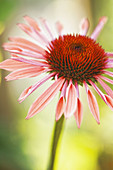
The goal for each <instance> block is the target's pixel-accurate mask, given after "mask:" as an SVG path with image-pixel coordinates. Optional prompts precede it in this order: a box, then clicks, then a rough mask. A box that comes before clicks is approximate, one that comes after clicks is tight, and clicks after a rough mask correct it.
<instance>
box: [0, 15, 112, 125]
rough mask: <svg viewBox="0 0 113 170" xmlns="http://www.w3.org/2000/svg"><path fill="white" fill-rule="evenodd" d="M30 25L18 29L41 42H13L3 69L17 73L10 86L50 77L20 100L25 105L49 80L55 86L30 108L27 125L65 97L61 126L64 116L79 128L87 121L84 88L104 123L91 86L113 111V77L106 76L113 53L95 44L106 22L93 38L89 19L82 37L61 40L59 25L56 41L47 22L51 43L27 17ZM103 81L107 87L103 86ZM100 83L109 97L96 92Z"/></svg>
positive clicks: (61, 103)
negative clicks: (81, 96)
mask: <svg viewBox="0 0 113 170" xmlns="http://www.w3.org/2000/svg"><path fill="white" fill-rule="evenodd" d="M24 19H25V20H26V21H27V22H28V25H25V24H18V26H19V27H20V28H21V29H22V30H23V31H24V32H26V33H27V34H28V35H29V36H31V37H32V38H34V39H35V40H36V41H37V44H35V43H33V42H30V41H28V40H26V39H23V38H20V37H15V38H9V40H10V42H8V43H5V44H4V45H3V47H4V49H5V50H7V51H9V52H10V53H11V58H10V59H7V60H5V61H3V62H2V63H0V68H1V69H5V70H8V71H12V72H11V73H10V74H9V75H8V76H6V80H8V81H9V80H17V79H22V78H28V77H36V76H38V75H40V74H42V73H46V75H45V77H44V78H43V79H41V80H40V81H39V82H37V83H36V84H34V85H32V86H30V87H28V88H27V89H25V90H24V91H23V92H22V94H21V95H20V97H19V101H20V102H22V101H24V100H25V99H26V98H27V97H28V96H29V95H30V94H31V93H32V92H34V91H35V90H36V89H37V88H38V87H39V86H41V85H42V84H43V83H45V82H46V81H47V80H48V79H52V81H53V84H52V85H51V86H50V87H49V88H48V89H46V90H45V91H44V92H43V94H41V95H40V96H39V97H38V98H37V99H36V100H35V101H34V103H33V104H32V105H31V107H30V109H29V112H28V115H27V117H26V119H29V118H31V117H33V116H34V115H36V114H37V113H39V112H40V111H42V110H43V109H44V108H45V107H46V106H47V104H48V103H50V101H51V100H52V99H53V98H54V97H55V96H56V95H57V94H58V92H60V98H59V100H58V103H57V106H56V121H57V120H59V119H60V117H61V116H62V115H63V114H64V116H65V118H69V117H70V116H72V115H74V116H75V119H76V123H77V126H78V128H79V127H80V125H81V122H82V117H83V106H82V103H81V100H80V97H79V86H80V85H84V86H85V89H86V93H87V101H88V105H89V108H90V111H91V113H92V114H93V116H94V118H95V119H96V121H97V123H98V124H99V123H100V120H99V108H98V104H97V100H96V98H95V96H94V94H93V93H92V91H91V90H90V89H89V87H90V86H92V87H93V88H94V89H95V90H96V92H97V93H98V94H99V95H100V97H101V98H102V100H103V101H104V102H105V103H106V104H107V105H108V106H109V107H110V108H111V109H112V110H113V91H112V90H111V88H110V87H109V86H108V85H107V84H106V83H105V82H104V81H106V82H108V83H110V84H113V80H111V79H109V78H107V77H106V75H109V76H110V77H113V73H112V72H110V71H107V70H106V69H108V68H113V59H112V57H113V53H111V52H105V50H104V49H103V48H102V47H101V46H100V45H99V44H98V43H96V39H97V37H98V35H99V33H100V31H101V30H102V28H103V26H104V24H105V23H106V21H107V17H105V16H104V17H101V18H100V20H99V23H98V25H97V26H96V28H95V29H94V31H93V33H92V34H91V36H90V37H88V36H86V34H87V32H88V28H89V21H88V19H84V20H83V21H82V23H81V26H80V32H79V34H76V35H75V34H73V35H72V34H67V35H63V34H62V29H63V26H62V25H61V23H60V22H57V24H56V30H57V33H58V37H55V36H54V35H53V34H52V32H51V29H50V27H49V25H48V23H47V21H46V20H44V19H41V20H40V22H41V24H42V26H43V27H44V30H45V32H46V33H47V35H48V37H49V39H50V40H49V39H48V38H47V36H46V34H44V31H43V30H42V29H41V28H40V27H39V25H38V24H37V22H35V21H34V20H33V19H32V18H30V17H28V16H25V17H24ZM103 80H104V81H103ZM98 82H99V83H100V84H101V86H102V87H103V88H104V90H105V91H106V93H107V94H103V92H102V91H101V90H100V89H99V88H98V87H97V85H96V83H98Z"/></svg>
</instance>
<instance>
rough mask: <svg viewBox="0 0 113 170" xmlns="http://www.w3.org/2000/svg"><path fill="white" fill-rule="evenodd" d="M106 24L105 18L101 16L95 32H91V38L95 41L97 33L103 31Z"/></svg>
mask: <svg viewBox="0 0 113 170" xmlns="http://www.w3.org/2000/svg"><path fill="white" fill-rule="evenodd" d="M106 22H107V17H106V16H103V17H101V18H100V20H99V23H98V25H97V26H96V28H95V30H94V31H93V33H92V35H91V38H92V39H94V40H96V39H97V37H98V35H99V33H100V32H101V30H102V29H103V27H104V25H105V24H106Z"/></svg>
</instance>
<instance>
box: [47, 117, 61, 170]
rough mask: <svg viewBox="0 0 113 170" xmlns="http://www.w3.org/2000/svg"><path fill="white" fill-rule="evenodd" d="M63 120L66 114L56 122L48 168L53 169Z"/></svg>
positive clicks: (48, 169)
mask: <svg viewBox="0 0 113 170" xmlns="http://www.w3.org/2000/svg"><path fill="white" fill-rule="evenodd" d="M63 122H64V116H62V117H61V118H60V119H59V120H58V121H57V122H55V127H54V134H53V140H52V149H51V155H50V161H49V165H48V168H47V170H53V167H54V162H55V155H56V149H57V145H58V141H59V137H60V134H61V131H62V127H63Z"/></svg>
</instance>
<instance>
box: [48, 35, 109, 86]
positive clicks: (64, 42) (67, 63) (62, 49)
mask: <svg viewBox="0 0 113 170" xmlns="http://www.w3.org/2000/svg"><path fill="white" fill-rule="evenodd" d="M45 57H46V60H47V62H48V64H49V68H50V69H51V72H55V73H56V74H58V75H59V77H63V78H65V79H66V80H70V79H72V80H73V81H77V83H78V84H82V83H83V81H86V82H87V83H88V80H92V81H96V79H95V76H97V75H100V74H102V71H103V69H104V68H105V65H106V62H107V57H106V55H105V51H104V49H102V47H101V46H100V45H99V44H97V43H96V42H95V41H94V40H93V39H91V38H88V37H86V36H82V35H76V36H75V35H63V36H59V38H58V39H55V40H53V41H51V43H50V45H49V46H48V51H46V55H45Z"/></svg>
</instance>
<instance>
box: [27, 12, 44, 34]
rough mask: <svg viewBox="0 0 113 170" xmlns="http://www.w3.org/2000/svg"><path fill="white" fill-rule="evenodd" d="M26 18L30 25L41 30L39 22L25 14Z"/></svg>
mask: <svg viewBox="0 0 113 170" xmlns="http://www.w3.org/2000/svg"><path fill="white" fill-rule="evenodd" d="M24 19H25V20H26V21H27V22H28V23H29V25H30V26H31V27H32V28H33V29H34V30H36V31H39V32H40V31H41V30H40V28H39V26H38V24H37V22H36V21H35V20H34V19H32V18H31V17H29V16H27V15H26V16H24Z"/></svg>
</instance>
